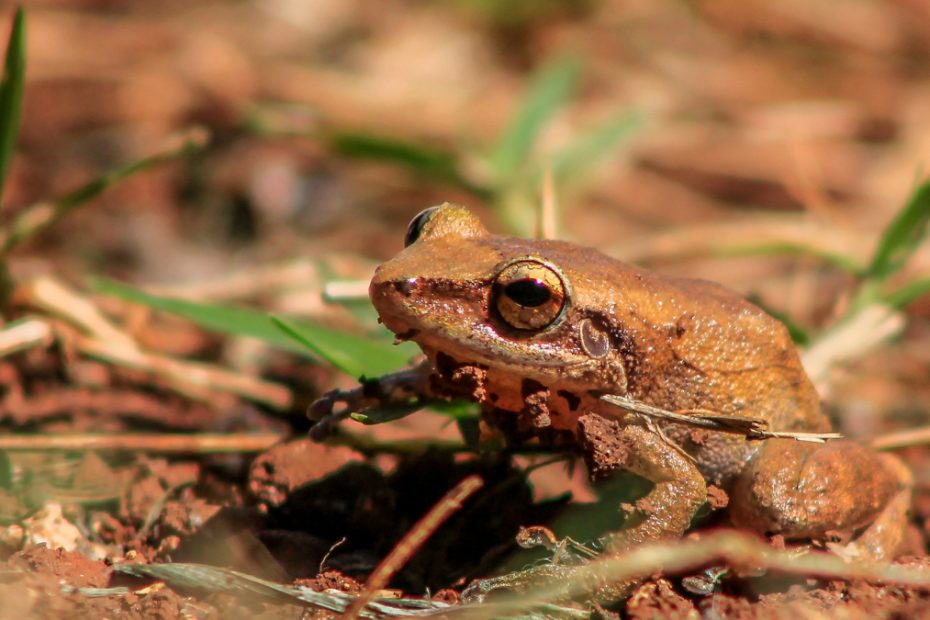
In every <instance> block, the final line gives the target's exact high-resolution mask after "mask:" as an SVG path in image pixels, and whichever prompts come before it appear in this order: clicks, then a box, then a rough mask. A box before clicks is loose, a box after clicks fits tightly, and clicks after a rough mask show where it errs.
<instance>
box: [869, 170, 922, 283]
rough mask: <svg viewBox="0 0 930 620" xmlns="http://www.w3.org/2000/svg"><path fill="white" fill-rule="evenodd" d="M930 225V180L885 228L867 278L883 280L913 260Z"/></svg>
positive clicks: (916, 191)
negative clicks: (915, 251) (908, 260)
mask: <svg viewBox="0 0 930 620" xmlns="http://www.w3.org/2000/svg"><path fill="white" fill-rule="evenodd" d="M928 223H930V181H925V182H924V183H923V184H922V185H920V186H918V187H917V189H916V190H914V193H913V194H911V197H910V199H909V200H908V202H907V204H905V205H904V208H903V209H901V211H899V212H898V214H897V215H896V216H895V218H894V219H893V220H892V221H891V224H889V225H888V227H887V228H886V229H885V232H884V234H883V235H882V239H881V241H880V242H879V244H878V248H877V249H876V251H875V255H874V256H873V257H872V263H871V264H870V266H869V269H868V273H867V277H868V278H869V279H871V280H875V281H879V282H880V281H883V280H885V279H886V278H888V276H890V275H891V274H893V273H894V272H895V271H897V270H898V269H899V268H900V267H901V266H902V265H903V264H904V263H905V262H906V261H907V259H908V258H910V256H911V254H913V253H914V250H916V249H917V247H918V246H919V245H920V243H921V241H923V239H924V237H925V236H926V234H927V225H928Z"/></svg>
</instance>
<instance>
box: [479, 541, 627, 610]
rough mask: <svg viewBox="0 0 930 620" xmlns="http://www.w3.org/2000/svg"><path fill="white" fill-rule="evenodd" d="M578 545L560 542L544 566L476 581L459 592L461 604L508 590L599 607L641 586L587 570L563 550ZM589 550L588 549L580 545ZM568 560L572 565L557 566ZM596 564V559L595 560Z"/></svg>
mask: <svg viewBox="0 0 930 620" xmlns="http://www.w3.org/2000/svg"><path fill="white" fill-rule="evenodd" d="M575 545H579V543H576V542H575V541H570V539H563V540H562V541H560V542H559V544H558V545H557V549H555V550H553V557H552V559H551V560H550V561H549V562H547V563H545V564H539V565H537V566H533V567H531V568H527V569H524V570H520V571H514V572H512V573H507V574H506V575H501V576H499V577H490V578H487V579H479V580H477V581H475V582H473V583H472V584H471V585H470V586H468V587H467V588H466V589H465V590H464V591H463V592H462V602H463V603H479V602H481V601H483V600H484V599H485V597H487V596H488V595H489V594H492V593H494V592H502V591H507V592H511V593H513V594H518V595H519V594H527V593H541V592H545V595H544V599H543V600H545V601H546V602H564V601H568V600H570V599H578V600H580V599H582V598H584V599H592V600H594V601H596V602H597V603H598V604H602V605H609V604H612V603H616V602H617V601H620V600H623V599H624V598H626V597H627V596H629V594H630V593H631V592H632V591H633V589H634V588H635V587H636V586H638V585H639V584H640V583H641V581H642V580H641V579H629V580H625V581H611V580H608V579H605V578H604V577H602V576H599V575H598V574H597V572H592V571H590V570H587V562H585V561H583V560H581V558H579V557H577V556H575V557H572V558H571V559H569V557H568V556H571V555H573V554H572V553H571V552H569V553H568V555H566V549H567V548H570V547H574V546H575ZM581 548H582V549H584V550H586V551H585V553H587V552H588V551H590V548H588V547H585V546H583V545H581ZM560 561H569V562H571V563H564V564H563V563H560ZM595 561H596V560H595Z"/></svg>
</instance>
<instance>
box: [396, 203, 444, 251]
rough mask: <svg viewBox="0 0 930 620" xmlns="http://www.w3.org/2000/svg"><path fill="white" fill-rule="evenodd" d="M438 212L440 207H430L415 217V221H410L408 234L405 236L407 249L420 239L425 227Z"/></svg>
mask: <svg viewBox="0 0 930 620" xmlns="http://www.w3.org/2000/svg"><path fill="white" fill-rule="evenodd" d="M438 210H439V207H429V208H428V209H423V210H422V211H420V212H419V213H417V214H416V215H414V216H413V219H412V220H410V223H409V224H408V225H407V234H406V235H404V247H405V248H406V247H408V246H410V245H413V243H414V242H415V241H416V240H417V239H419V238H420V233H422V232H423V227H424V226H426V223H427V222H428V221H429V220H430V218H431V217H433V214H434V213H436V211H438Z"/></svg>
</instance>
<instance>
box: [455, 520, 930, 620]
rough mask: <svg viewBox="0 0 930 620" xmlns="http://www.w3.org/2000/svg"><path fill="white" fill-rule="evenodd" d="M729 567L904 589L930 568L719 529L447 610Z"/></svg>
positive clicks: (465, 612) (525, 605)
mask: <svg viewBox="0 0 930 620" xmlns="http://www.w3.org/2000/svg"><path fill="white" fill-rule="evenodd" d="M721 563H722V564H726V565H727V566H732V567H735V568H745V569H752V570H753V572H756V571H758V570H759V569H764V570H767V571H773V572H778V573H782V574H786V575H798V576H805V577H819V578H824V579H843V580H852V579H865V580H868V581H873V582H884V583H892V584H898V585H902V586H911V587H921V588H930V569H927V568H924V567H911V566H903V565H901V564H889V563H875V562H848V561H847V560H844V559H843V558H841V557H840V556H838V555H834V554H832V553H829V552H824V551H811V552H808V553H805V554H803V555H798V554H797V553H796V552H792V551H780V550H777V549H774V548H773V547H771V546H770V545H768V544H767V543H766V542H765V541H764V540H761V539H760V538H758V537H756V536H752V535H750V534H746V533H743V532H738V531H735V530H725V531H718V532H714V533H711V534H708V535H706V536H703V537H701V538H700V539H697V540H690V539H684V540H674V541H664V542H657V543H650V544H645V545H641V546H639V547H636V548H634V549H632V550H631V551H629V552H626V553H624V554H622V555H618V556H614V557H609V558H606V559H603V560H600V561H596V562H591V563H589V564H586V565H584V566H581V567H578V568H575V569H572V570H571V572H570V573H567V574H566V577H565V578H564V579H559V580H555V581H554V582H551V583H546V584H543V585H541V586H540V588H539V589H537V590H534V591H532V592H526V593H521V594H520V595H519V596H516V595H511V596H510V597H509V598H504V597H501V598H500V599H499V602H494V603H489V604H483V605H475V606H463V607H461V608H459V609H450V610H444V613H445V614H446V615H447V616H448V617H455V618H487V617H489V615H491V614H493V613H501V612H504V611H508V610H526V609H531V608H533V607H536V606H539V605H543V604H545V603H548V602H551V601H554V600H560V599H565V598H567V597H578V596H584V595H586V594H588V592H587V591H586V590H587V588H589V587H590V586H591V584H592V583H600V582H624V581H628V580H634V579H638V578H643V577H648V576H649V575H652V574H655V573H657V572H662V573H664V574H667V575H675V574H682V573H688V572H692V571H697V570H700V569H702V568H704V567H707V566H712V565H717V564H721Z"/></svg>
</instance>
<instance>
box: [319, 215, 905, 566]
mask: <svg viewBox="0 0 930 620" xmlns="http://www.w3.org/2000/svg"><path fill="white" fill-rule="evenodd" d="M405 246H406V247H405V249H404V250H403V251H402V252H401V253H400V254H398V255H397V256H396V257H394V258H392V259H391V260H388V261H387V262H385V263H384V264H382V265H381V266H380V267H378V269H377V271H376V273H375V276H374V278H373V279H372V281H371V287H370V295H371V300H372V303H373V304H374V305H375V308H376V309H377V311H378V313H379V315H380V318H381V321H382V322H383V323H384V325H386V326H387V327H388V328H389V329H390V330H391V331H393V332H394V333H395V334H396V335H397V337H398V338H399V339H402V340H406V339H410V340H414V341H415V342H416V343H417V344H418V345H419V346H420V348H421V349H422V350H423V352H424V353H425V354H426V356H427V357H428V359H429V363H428V364H426V365H424V366H423V367H421V369H420V370H417V371H413V372H410V371H408V374H407V375H403V379H404V381H403V382H405V383H406V382H409V381H410V380H411V379H413V378H415V377H416V378H419V379H417V380H414V381H413V383H415V384H417V385H418V388H417V390H418V391H421V392H423V391H425V392H427V393H432V394H440V395H450V394H457V395H465V396H467V397H468V398H471V399H472V400H475V401H477V402H480V403H481V404H482V406H483V409H484V411H485V414H486V415H485V420H486V421H488V422H490V423H491V424H493V425H496V426H498V427H503V428H505V429H506V430H507V434H508V435H509V436H511V437H517V438H525V437H527V436H532V435H537V436H541V437H547V438H549V439H553V438H555V439H558V440H559V441H562V442H563V443H568V444H570V445H572V446H574V447H577V448H579V449H580V450H581V451H582V452H583V453H584V455H585V457H586V459H587V461H588V464H589V467H590V469H591V471H592V473H594V474H603V473H606V472H608V471H610V470H615V469H618V468H623V469H626V470H628V471H631V472H633V473H635V474H637V475H639V476H642V477H643V478H645V479H647V480H649V481H651V482H652V483H653V484H654V486H653V488H652V490H651V491H650V493H649V494H648V495H647V496H646V497H645V498H644V499H643V500H641V501H640V502H639V503H638V504H637V506H638V508H639V513H640V514H638V515H636V518H634V519H632V521H633V525H632V526H629V527H627V528H625V529H623V530H621V531H619V532H618V533H616V534H614V535H612V536H611V537H610V538H609V542H608V545H607V549H608V551H610V552H620V551H622V550H624V549H627V548H629V547H630V546H631V545H635V544H638V543H641V542H644V541H648V540H655V539H659V538H665V537H677V536H680V535H681V534H682V533H683V532H684V531H685V530H686V528H687V527H688V526H689V524H690V523H691V520H692V517H693V516H694V515H695V512H696V511H697V510H698V508H699V507H700V506H701V505H702V504H703V503H704V502H705V501H706V500H707V486H708V484H713V485H715V486H717V487H720V488H722V489H724V490H726V492H727V493H728V494H729V505H728V512H729V518H730V520H731V522H732V523H733V524H734V525H735V526H737V527H741V528H749V529H752V530H755V531H757V532H761V533H766V534H780V535H782V536H784V537H785V538H787V539H799V538H801V539H807V538H815V539H816V538H822V537H824V535H825V534H826V533H827V532H828V531H831V530H833V531H848V532H855V533H856V534H857V538H856V545H857V547H858V549H859V550H860V551H861V553H862V554H863V555H864V556H866V557H870V558H874V559H887V558H891V557H892V556H893V555H894V553H895V551H896V549H897V548H898V546H899V544H900V543H901V540H902V535H903V526H904V523H905V517H906V511H907V508H908V505H909V500H910V488H911V476H910V474H909V472H908V471H907V469H906V468H905V467H904V466H903V465H902V464H901V463H900V461H898V460H897V459H896V458H895V457H893V456H891V455H887V454H879V453H876V452H874V451H872V450H871V449H869V448H867V447H865V446H862V445H859V444H856V443H853V442H849V441H831V442H828V443H825V444H816V443H808V442H799V441H796V440H794V439H767V440H747V439H746V438H745V436H739V435H734V434H727V433H717V432H705V431H695V429H694V428H691V427H689V426H688V425H684V424H677V423H668V422H662V423H655V422H651V421H649V420H645V419H644V418H643V416H641V415H639V414H636V413H629V412H624V411H623V410H620V409H617V408H616V407H613V406H611V405H609V404H607V403H605V402H604V401H602V400H601V396H603V395H605V394H614V395H621V396H623V397H625V398H627V399H630V400H632V401H634V402H638V403H643V404H645V405H650V406H653V407H657V408H661V409H663V410H668V411H673V412H694V411H712V412H715V413H716V414H718V415H724V416H728V415H729V416H746V417H753V418H760V419H762V420H764V421H765V422H767V423H768V426H769V428H771V429H772V430H776V431H799V432H800V431H809V432H824V431H828V430H829V422H828V420H827V419H826V417H825V416H824V414H823V413H822V412H821V410H820V403H819V399H818V396H817V393H816V391H815V389H814V387H813V385H812V384H811V381H810V380H809V379H808V377H807V375H806V374H805V373H804V370H803V368H802V367H801V362H800V359H799V357H798V353H797V350H796V349H795V347H794V345H793V343H792V342H791V340H790V338H789V336H788V333H787V330H786V329H785V327H784V326H783V325H782V324H781V323H780V322H778V321H777V320H775V319H773V318H772V317H770V316H769V315H767V314H766V313H765V312H763V311H762V310H760V309H759V308H757V307H756V306H754V305H752V304H750V303H749V302H747V301H745V300H744V299H742V298H741V297H740V296H738V295H737V294H736V293H733V292H731V291H729V290H727V289H725V288H723V287H722V286H719V285H717V284H713V283H710V282H705V281H699V280H685V279H674V278H666V277H661V276H658V275H655V274H652V273H650V272H648V271H644V270H641V269H637V268H635V267H631V266H629V265H626V264H624V263H621V262H619V261H617V260H614V259H611V258H609V257H607V256H605V255H603V254H601V253H600V252H598V251H596V250H593V249H590V248H585V247H580V246H577V245H574V244H571V243H566V242H561V241H541V240H523V239H515V238H509V237H502V236H497V235H492V234H490V233H489V232H488V231H487V230H486V229H485V228H484V227H483V226H482V224H481V223H480V222H479V220H478V219H477V218H476V217H475V216H474V215H473V214H472V213H471V212H470V211H468V210H467V209H465V208H463V207H459V206H455V205H450V204H444V205H441V206H438V207H432V208H430V209H427V210H425V211H423V212H421V213H420V214H419V215H417V216H416V217H415V218H414V219H413V221H412V222H411V223H410V227H409V228H408V231H407V236H406V240H405ZM427 377H428V378H429V380H428V381H427ZM387 383H388V384H392V385H394V384H397V383H398V381H394V382H393V383H392V382H391V378H388V381H387ZM395 387H396V385H395ZM370 393H371V390H370V389H369V390H368V394H369V395H370ZM334 399H335V400H340V398H339V395H338V394H337V395H331V396H330V398H329V400H328V402H327V403H326V404H325V405H324V406H323V407H322V409H323V410H328V409H329V408H331V407H332V404H333V402H334ZM355 404H357V403H353V405H355ZM317 409H318V413H319V411H320V408H319V407H318V408H317ZM324 412H325V411H324Z"/></svg>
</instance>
